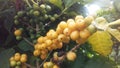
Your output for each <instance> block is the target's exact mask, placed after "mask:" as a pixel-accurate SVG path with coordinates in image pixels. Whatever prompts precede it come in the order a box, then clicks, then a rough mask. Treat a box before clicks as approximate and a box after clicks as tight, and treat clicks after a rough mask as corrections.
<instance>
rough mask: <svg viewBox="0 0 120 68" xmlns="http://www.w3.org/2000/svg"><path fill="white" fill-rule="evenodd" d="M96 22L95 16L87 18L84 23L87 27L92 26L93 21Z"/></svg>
mask: <svg viewBox="0 0 120 68" xmlns="http://www.w3.org/2000/svg"><path fill="white" fill-rule="evenodd" d="M93 20H94V17H93V16H87V17H85V19H84V21H85V23H86V25H87V26H88V25H90V24H91V23H92V21H93Z"/></svg>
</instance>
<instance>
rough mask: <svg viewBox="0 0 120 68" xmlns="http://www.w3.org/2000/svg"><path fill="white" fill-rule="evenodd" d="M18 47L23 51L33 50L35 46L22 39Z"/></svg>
mask: <svg viewBox="0 0 120 68" xmlns="http://www.w3.org/2000/svg"><path fill="white" fill-rule="evenodd" d="M18 47H19V48H20V49H21V50H23V51H33V50H34V48H33V46H31V45H30V44H29V43H27V42H26V41H25V40H22V41H21V42H20V43H19V44H18Z"/></svg>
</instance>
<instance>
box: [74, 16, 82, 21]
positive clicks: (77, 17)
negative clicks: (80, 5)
mask: <svg viewBox="0 0 120 68" xmlns="http://www.w3.org/2000/svg"><path fill="white" fill-rule="evenodd" d="M78 19H84V17H83V16H82V15H77V16H76V17H75V21H76V20H78Z"/></svg>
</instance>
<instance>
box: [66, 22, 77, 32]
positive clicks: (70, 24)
mask: <svg viewBox="0 0 120 68" xmlns="http://www.w3.org/2000/svg"><path fill="white" fill-rule="evenodd" d="M67 25H68V28H69V29H70V30H72V31H73V30H76V24H75V21H70V22H69V21H68V22H67Z"/></svg>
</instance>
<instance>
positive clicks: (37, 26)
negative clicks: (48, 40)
mask: <svg viewBox="0 0 120 68" xmlns="http://www.w3.org/2000/svg"><path fill="white" fill-rule="evenodd" d="M39 30H40V29H39V25H38V24H36V32H38V31H39Z"/></svg>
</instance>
